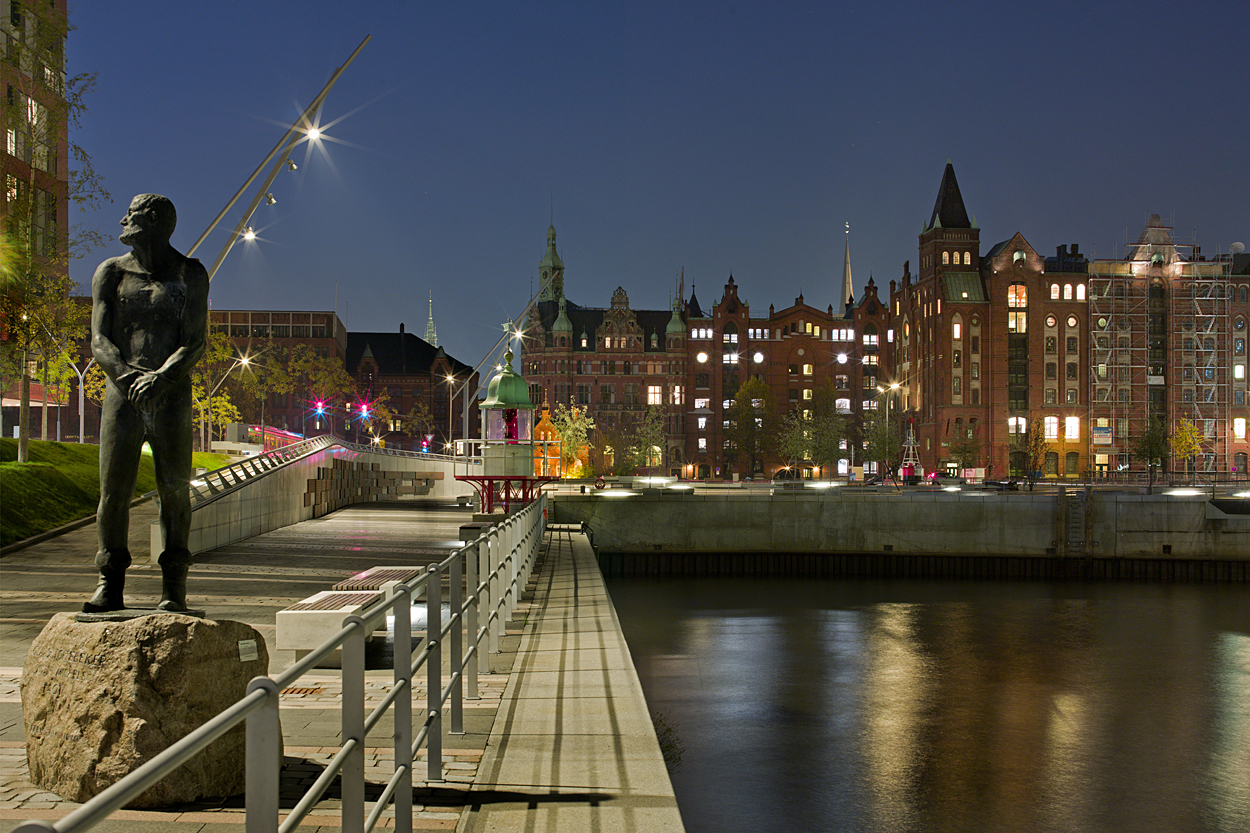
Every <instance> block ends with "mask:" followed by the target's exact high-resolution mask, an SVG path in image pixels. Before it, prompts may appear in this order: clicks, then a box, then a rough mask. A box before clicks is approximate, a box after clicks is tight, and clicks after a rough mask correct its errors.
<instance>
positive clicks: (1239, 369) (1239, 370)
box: [1233, 364, 1246, 381]
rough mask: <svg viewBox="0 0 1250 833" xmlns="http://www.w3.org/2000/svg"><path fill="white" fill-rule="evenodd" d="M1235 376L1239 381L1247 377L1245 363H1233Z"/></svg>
mask: <svg viewBox="0 0 1250 833" xmlns="http://www.w3.org/2000/svg"><path fill="white" fill-rule="evenodd" d="M1233 378H1234V379H1237V380H1238V381H1240V380H1242V379H1244V378H1246V366H1245V365H1244V364H1235V365H1233Z"/></svg>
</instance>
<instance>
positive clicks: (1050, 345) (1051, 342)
mask: <svg viewBox="0 0 1250 833" xmlns="http://www.w3.org/2000/svg"><path fill="white" fill-rule="evenodd" d="M1058 345H1059V342H1058V341H1056V340H1055V337H1054V336H1046V352H1047V353H1054V352H1056V350H1057V349H1058Z"/></svg>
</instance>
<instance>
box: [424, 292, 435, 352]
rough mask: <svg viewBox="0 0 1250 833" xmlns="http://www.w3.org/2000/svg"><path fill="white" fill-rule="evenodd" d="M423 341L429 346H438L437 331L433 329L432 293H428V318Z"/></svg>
mask: <svg viewBox="0 0 1250 833" xmlns="http://www.w3.org/2000/svg"><path fill="white" fill-rule="evenodd" d="M425 341H426V343H427V344H429V345H430V346H431V347H437V346H438V331H437V330H435V329H434V293H433V292H431V293H430V320H429V321H427V322H425Z"/></svg>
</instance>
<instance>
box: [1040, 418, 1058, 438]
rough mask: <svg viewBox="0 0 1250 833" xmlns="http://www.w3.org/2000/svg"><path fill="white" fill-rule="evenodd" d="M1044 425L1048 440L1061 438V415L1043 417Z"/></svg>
mask: <svg viewBox="0 0 1250 833" xmlns="http://www.w3.org/2000/svg"><path fill="white" fill-rule="evenodd" d="M1042 426H1043V428H1044V430H1045V436H1046V439H1048V440H1057V439H1059V417H1057V416H1048V417H1043V419H1042Z"/></svg>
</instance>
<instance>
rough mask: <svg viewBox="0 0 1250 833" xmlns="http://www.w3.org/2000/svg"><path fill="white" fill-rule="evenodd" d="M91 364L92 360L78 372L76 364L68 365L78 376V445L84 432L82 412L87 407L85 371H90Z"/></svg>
mask: <svg viewBox="0 0 1250 833" xmlns="http://www.w3.org/2000/svg"><path fill="white" fill-rule="evenodd" d="M93 364H95V359H94V358H93V359H91V360H90V361H88V362H87V366H86V367H84V368H83V369H82V370H79V369H78V365H76V364H71V365H70V367H72V368H73V369H74V372H75V373H77V374H78V442H80V443H81V442H83V434H84V433H85V432H86V427H85V421H84V419H83V417H84V414H83V410H84V409H85V408H86V407H87V403H86V397H85V395H84V392H83V388H84V387H86V385H87V371H88V370H90V369H91V365H93ZM58 423H59V420H58Z"/></svg>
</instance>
